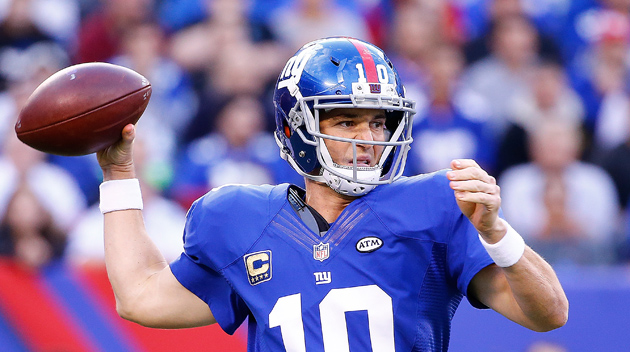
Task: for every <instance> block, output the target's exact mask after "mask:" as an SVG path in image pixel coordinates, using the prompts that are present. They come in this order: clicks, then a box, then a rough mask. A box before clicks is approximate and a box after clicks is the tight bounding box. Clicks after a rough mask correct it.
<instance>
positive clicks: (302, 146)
mask: <svg viewBox="0 0 630 352" xmlns="http://www.w3.org/2000/svg"><path fill="white" fill-rule="evenodd" d="M414 105H415V103H414V102H413V101H411V100H409V99H405V93H404V88H403V86H402V83H401V82H400V77H399V76H398V73H397V72H396V70H395V69H394V66H393V65H392V63H391V61H389V59H388V58H387V57H386V56H385V53H383V51H382V50H381V49H379V48H377V47H376V46H374V45H372V44H370V43H367V42H364V41H360V40H358V39H353V38H348V37H333V38H326V39H321V40H316V41H313V42H310V43H308V44H306V45H304V46H303V47H302V48H301V49H300V50H298V51H297V53H296V54H295V55H294V56H293V57H292V58H290V59H289V61H288V62H287V64H286V65H285V67H284V69H283V70H282V73H280V77H279V78H278V82H277V83H276V90H275V94H274V106H275V111H276V131H275V134H274V135H275V138H276V142H277V143H278V145H279V146H280V149H281V150H280V154H281V156H282V158H283V159H285V160H287V161H288V162H289V164H290V165H291V166H292V167H293V168H294V169H295V170H296V171H297V172H298V173H299V174H300V175H302V176H305V177H307V178H310V179H312V180H315V181H318V182H324V183H326V184H328V186H330V187H331V188H332V189H334V190H335V191H337V192H338V193H340V194H344V195H349V196H361V195H364V194H367V193H368V192H370V191H371V190H372V189H374V188H375V187H376V186H377V185H379V184H384V183H391V182H393V181H394V180H396V179H397V178H398V177H400V176H401V175H402V172H403V170H404V167H405V161H406V158H407V152H408V151H409V149H410V147H409V144H410V143H411V141H412V138H411V122H412V121H411V119H412V116H413V114H414V113H415V111H414ZM338 108H362V109H381V110H384V111H385V115H386V122H385V126H386V128H387V132H388V133H387V135H388V136H389V140H386V141H363V140H359V139H351V138H341V137H337V136H331V135H326V134H322V133H321V132H320V128H319V118H320V110H322V109H324V110H326V111H329V110H331V109H338ZM326 139H330V140H336V141H342V142H348V143H351V145H352V148H353V153H354V160H353V165H352V166H350V165H338V164H336V163H335V162H333V160H332V158H331V156H330V153H329V152H328V149H327V148H326V143H325V140H326ZM357 144H360V145H365V144H368V145H380V146H384V148H383V152H382V154H381V155H380V156H377V157H379V158H378V163H377V164H376V165H375V166H370V167H366V166H359V165H358V164H357V157H356V156H357Z"/></svg>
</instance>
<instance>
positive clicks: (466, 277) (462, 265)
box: [447, 207, 494, 308]
mask: <svg viewBox="0 0 630 352" xmlns="http://www.w3.org/2000/svg"><path fill="white" fill-rule="evenodd" d="M455 210H456V214H459V215H455V221H454V223H453V229H452V232H451V236H450V238H449V243H448V253H447V257H448V258H447V260H448V265H449V271H450V274H451V277H453V278H456V280H457V288H458V289H459V291H460V292H462V293H463V294H464V295H466V296H467V297H468V301H469V302H470V303H471V304H472V305H473V306H474V307H477V308H486V307H485V306H483V304H481V303H480V302H478V301H477V299H476V297H469V296H468V285H469V284H470V281H471V280H472V278H473V277H474V276H475V275H477V273H478V272H479V271H481V269H483V268H485V267H487V266H488V265H490V264H492V263H494V261H493V260H492V258H490V256H489V255H488V252H486V249H485V248H484V247H483V246H482V244H481V242H479V236H478V234H477V229H475V227H474V226H473V225H472V223H471V222H470V221H469V220H468V218H467V217H466V216H464V215H463V214H462V213H461V211H460V210H459V207H457V209H455Z"/></svg>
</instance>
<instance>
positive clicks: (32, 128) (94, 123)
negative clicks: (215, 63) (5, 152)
mask: <svg viewBox="0 0 630 352" xmlns="http://www.w3.org/2000/svg"><path fill="white" fill-rule="evenodd" d="M150 97H151V84H150V83H149V81H148V80H147V79H146V78H144V77H143V76H142V75H140V74H139V73H137V72H135V71H133V70H131V69H128V68H125V67H122V66H118V65H112V64H108V63H103V62H91V63H85V64H78V65H74V66H70V67H67V68H65V69H63V70H61V71H59V72H57V73H55V74H53V75H52V76H50V77H49V78H48V79H46V80H45V81H44V82H42V84H40V85H39V86H38V87H37V88H36V89H35V91H33V94H31V96H30V97H29V98H28V100H27V101H26V103H25V104H24V106H23V107H22V110H21V111H20V114H19V116H18V119H17V122H16V124H15V133H16V134H17V136H18V138H19V139H20V140H21V141H22V142H24V143H25V144H27V145H29V146H31V147H33V148H35V149H37V150H41V151H43V152H46V153H50V154H57V155H67V156H76V155H85V154H90V153H94V152H96V151H99V150H101V149H103V148H106V147H108V146H110V145H112V144H114V143H116V142H117V141H118V140H120V138H121V132H122V129H123V128H124V127H125V126H126V125H127V124H130V123H132V124H135V123H136V122H137V121H138V119H139V118H140V116H141V115H142V113H143V112H144V110H145V109H146V107H147V104H148V103H149V98H150Z"/></svg>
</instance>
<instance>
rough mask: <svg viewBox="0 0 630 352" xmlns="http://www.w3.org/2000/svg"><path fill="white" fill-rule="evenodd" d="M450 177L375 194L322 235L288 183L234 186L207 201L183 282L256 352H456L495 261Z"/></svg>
mask: <svg viewBox="0 0 630 352" xmlns="http://www.w3.org/2000/svg"><path fill="white" fill-rule="evenodd" d="M448 183H449V181H448V180H447V179H446V177H445V175H444V172H439V173H434V174H429V175H420V176H414V177H409V178H401V179H400V180H398V181H396V182H394V183H392V184H389V185H381V186H379V187H377V188H375V189H374V190H373V191H371V192H370V193H368V194H367V195H365V196H363V197H361V198H357V199H356V200H354V201H353V202H352V203H350V204H349V205H348V206H347V207H346V209H345V210H344V211H343V212H342V213H341V215H340V216H339V218H338V219H337V220H336V221H335V222H334V223H333V224H332V225H331V227H330V229H329V230H328V232H326V233H325V235H323V236H321V237H320V235H319V234H316V233H315V232H313V231H312V230H311V229H309V228H308V227H307V226H306V225H305V224H304V223H303V222H302V220H301V219H300V217H299V216H298V215H297V214H296V212H295V211H294V210H293V208H292V206H291V204H290V203H289V202H288V200H287V190H288V187H289V186H288V185H286V184H284V185H279V186H275V187H274V186H226V187H222V188H220V189H217V190H214V191H211V192H210V193H208V194H207V195H205V196H204V197H202V198H200V199H199V200H198V201H196V202H195V203H194V204H193V206H192V207H191V209H190V211H189V213H188V216H187V225H186V229H185V234H184V240H185V245H184V247H185V253H184V254H183V255H182V256H181V257H180V258H179V259H178V260H176V261H174V262H173V263H171V270H172V271H173V274H174V275H175V277H176V278H177V279H178V280H179V281H180V282H181V283H182V285H184V286H185V287H186V288H188V289H189V290H190V291H192V292H193V293H194V294H196V295H197V296H198V297H200V298H201V299H202V300H204V301H205V302H207V303H208V305H209V306H210V309H211V311H212V313H213V314H214V317H215V318H216V320H217V322H218V323H219V325H220V326H221V327H222V328H223V330H225V331H226V332H227V333H233V332H234V331H235V330H236V329H237V328H238V327H239V325H240V324H241V323H242V322H243V321H244V320H245V319H246V318H248V317H249V320H248V322H249V338H248V339H249V341H248V350H249V351H301V352H305V351H308V352H316V351H326V352H330V351H375V352H383V351H388V352H393V351H446V350H447V349H448V340H449V332H450V322H451V319H452V317H453V314H454V312H455V310H456V308H457V306H458V304H459V302H460V301H461V299H462V297H463V296H464V295H465V294H466V290H467V288H468V284H469V283H470V280H471V279H472V278H473V276H474V275H475V274H476V273H478V272H479V271H480V270H481V269H482V268H484V267H486V266H487V265H489V264H491V263H492V260H491V259H490V257H489V256H488V254H487V253H486V251H485V249H484V248H483V247H482V245H481V243H480V242H479V239H478V236H477V231H476V230H475V228H474V227H473V226H472V224H471V223H470V222H469V221H468V219H467V218H466V217H464V216H463V215H462V213H461V211H460V210H459V208H458V206H457V204H456V202H455V199H454V196H453V191H452V190H451V189H450V188H449V186H448Z"/></svg>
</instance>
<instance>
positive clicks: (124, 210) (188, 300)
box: [97, 125, 216, 328]
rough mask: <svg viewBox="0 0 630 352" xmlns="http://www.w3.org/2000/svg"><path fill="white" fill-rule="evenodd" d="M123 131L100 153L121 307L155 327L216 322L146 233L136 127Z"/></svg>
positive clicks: (112, 273) (109, 250)
mask: <svg viewBox="0 0 630 352" xmlns="http://www.w3.org/2000/svg"><path fill="white" fill-rule="evenodd" d="M122 134H123V139H122V140H121V141H120V142H119V143H117V144H114V145H112V146H110V147H109V148H107V149H104V150H102V151H100V152H98V153H97V158H98V161H99V164H100V166H101V168H102V170H103V179H104V182H103V184H102V185H101V204H100V206H101V211H102V212H103V213H104V217H105V262H106V266H107V273H108V276H109V280H110V282H111V285H112V288H113V290H114V295H115V296H116V309H117V311H118V313H119V314H120V315H121V316H122V317H123V318H125V319H128V320H131V321H135V322H137V323H140V324H142V325H145V326H151V327H160V328H184V327H193V326H201V325H208V324H212V323H214V322H216V321H215V319H214V317H213V316H212V313H211V312H210V309H209V307H208V305H207V304H206V303H205V302H203V301H202V300H201V299H199V298H198V297H197V296H195V295H194V294H192V293H191V292H190V291H188V290H187V289H186V288H184V287H183V286H182V285H181V284H180V283H179V281H177V279H176V278H175V277H174V276H173V274H172V272H171V270H170V268H169V266H168V263H167V262H166V260H165V259H164V257H163V256H162V254H161V253H160V251H159V250H158V249H157V247H156V246H155V244H153V242H152V241H151V239H150V238H149V236H148V234H147V232H146V229H145V226H144V221H143V218H142V211H141V209H142V198H141V195H140V186H139V184H138V181H137V179H136V178H135V177H136V175H135V171H134V165H133V158H132V149H133V140H134V137H135V127H134V126H133V125H127V126H126V127H125V128H124V130H123V132H122Z"/></svg>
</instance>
